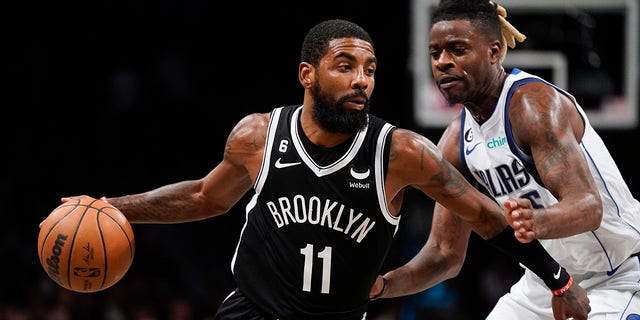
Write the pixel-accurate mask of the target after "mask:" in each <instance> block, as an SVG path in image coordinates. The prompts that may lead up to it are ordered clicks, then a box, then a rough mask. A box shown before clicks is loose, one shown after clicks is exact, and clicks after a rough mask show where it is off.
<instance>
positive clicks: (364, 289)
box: [231, 106, 399, 320]
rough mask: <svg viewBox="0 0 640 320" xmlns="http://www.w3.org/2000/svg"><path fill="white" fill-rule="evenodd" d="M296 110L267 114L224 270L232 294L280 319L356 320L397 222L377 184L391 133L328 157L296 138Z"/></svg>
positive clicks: (378, 124) (375, 125) (381, 131)
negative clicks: (231, 280)
mask: <svg viewBox="0 0 640 320" xmlns="http://www.w3.org/2000/svg"><path fill="white" fill-rule="evenodd" d="M301 112H302V107H299V106H289V107H283V108H276V109H274V110H273V111H272V113H271V120H270V123H269V129H268V134H267V141H266V145H265V153H264V158H263V160H262V166H261V169H260V173H259V174H258V177H257V179H256V183H255V185H254V189H255V191H256V194H255V195H254V197H253V198H252V199H251V201H250V203H249V204H248V205H247V209H246V211H247V217H246V223H245V225H244V227H243V228H242V232H241V235H240V242H239V243H238V247H237V249H236V253H235V255H234V257H233V261H232V266H231V268H232V271H233V273H234V276H235V279H236V283H237V286H238V288H239V289H240V291H242V292H243V293H244V294H245V295H246V296H247V298H248V299H249V300H250V301H251V302H252V303H254V304H255V306H256V307H258V308H259V309H261V310H262V311H263V312H265V313H268V314H269V315H271V316H273V317H276V318H279V319H287V320H289V319H296V320H297V319H332V320H340V319H362V317H363V314H364V313H365V311H366V308H367V304H368V297H369V291H370V289H371V286H372V285H373V283H374V281H375V279H376V277H377V275H378V274H379V272H380V268H381V266H382V263H383V262H384V259H385V257H386V255H387V252H388V250H389V247H390V246H391V242H392V239H393V236H394V235H395V232H396V231H397V226H398V222H399V217H397V218H396V217H393V216H392V215H391V214H390V213H389V210H388V208H387V204H386V200H385V196H384V177H385V173H386V170H387V164H388V156H389V145H390V141H391V132H392V131H393V130H394V128H395V127H394V126H392V125H390V124H388V123H386V122H385V121H383V120H381V119H379V118H377V117H375V116H373V115H369V121H368V126H367V128H366V129H363V130H362V131H360V132H358V133H357V134H356V135H355V137H354V138H353V139H352V140H348V141H346V142H344V143H343V144H341V145H339V146H336V147H334V148H319V147H317V146H314V145H313V144H312V143H311V142H310V141H309V140H308V138H307V137H306V136H305V135H304V132H302V129H301V125H300V113H301Z"/></svg>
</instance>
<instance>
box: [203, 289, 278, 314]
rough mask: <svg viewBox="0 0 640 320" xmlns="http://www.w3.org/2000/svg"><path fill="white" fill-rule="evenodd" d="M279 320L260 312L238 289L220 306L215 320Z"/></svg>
mask: <svg viewBox="0 0 640 320" xmlns="http://www.w3.org/2000/svg"><path fill="white" fill-rule="evenodd" d="M238 319H242V320H277V319H276V318H274V317H269V316H266V315H264V314H263V313H262V312H260V311H259V310H258V309H256V307H255V306H254V305H253V304H252V303H251V302H249V300H247V298H246V297H245V296H244V295H243V294H242V292H240V291H239V290H238V289H236V290H235V291H233V292H232V293H231V294H230V295H229V296H228V297H227V298H226V299H224V301H223V302H222V304H221V305H220V308H218V311H217V312H216V315H215V316H214V317H213V320H238Z"/></svg>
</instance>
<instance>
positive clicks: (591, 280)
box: [486, 256, 640, 320]
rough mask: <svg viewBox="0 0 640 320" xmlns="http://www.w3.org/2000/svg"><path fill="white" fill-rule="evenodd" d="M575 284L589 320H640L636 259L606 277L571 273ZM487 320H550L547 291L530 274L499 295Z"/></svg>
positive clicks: (639, 269)
mask: <svg viewBox="0 0 640 320" xmlns="http://www.w3.org/2000/svg"><path fill="white" fill-rule="evenodd" d="M572 276H573V278H574V281H575V283H579V284H580V286H581V287H583V288H584V289H585V290H587V296H588V297H589V301H590V305H591V312H590V313H589V319H590V320H613V319H615V320H640V257H637V256H636V257H631V258H629V259H627V260H626V261H625V262H623V263H622V265H620V267H619V268H618V270H616V272H615V273H614V274H613V275H612V276H608V275H607V273H606V272H598V273H588V274H582V275H576V274H572ZM486 319H487V320H507V319H509V320H510V319H536V320H537V319H540V320H547V319H548V320H553V310H552V309H551V291H549V289H548V288H547V287H546V286H545V285H544V282H542V280H540V278H538V276H536V275H535V274H533V272H531V271H529V270H526V271H525V273H524V275H523V276H522V278H521V279H520V280H519V281H518V282H517V283H516V284H514V285H513V286H512V287H511V290H510V292H509V293H507V294H505V295H504V296H502V297H501V298H500V299H499V300H498V303H496V305H495V307H494V308H493V310H492V311H491V313H489V316H487V318H486Z"/></svg>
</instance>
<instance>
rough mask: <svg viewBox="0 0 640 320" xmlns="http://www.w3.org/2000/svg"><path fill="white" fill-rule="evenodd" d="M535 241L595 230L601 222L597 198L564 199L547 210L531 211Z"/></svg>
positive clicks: (600, 210)
mask: <svg viewBox="0 0 640 320" xmlns="http://www.w3.org/2000/svg"><path fill="white" fill-rule="evenodd" d="M533 216H534V221H535V222H534V230H533V231H534V232H535V234H536V238H537V239H557V238H565V237H570V236H573V235H576V234H579V233H584V232H589V231H592V230H595V229H597V228H598V227H599V226H600V222H601V221H602V203H601V202H600V198H599V197H595V196H591V195H587V196H585V197H582V198H580V199H565V200H563V201H561V202H559V203H557V204H555V205H553V206H550V207H548V208H542V209H536V210H534V211H533Z"/></svg>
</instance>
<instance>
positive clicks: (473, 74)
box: [378, 0, 640, 320]
mask: <svg viewBox="0 0 640 320" xmlns="http://www.w3.org/2000/svg"><path fill="white" fill-rule="evenodd" d="M505 17H506V10H505V9H504V8H503V7H501V6H498V5H496V4H494V3H492V2H490V1H489V0H443V1H441V3H440V4H439V6H438V8H437V9H436V11H435V12H434V17H433V20H432V23H433V24H432V26H431V31H430V39H429V48H430V55H431V68H432V71H433V75H434V79H435V83H436V84H437V86H438V88H439V90H440V91H441V92H442V94H443V95H444V97H445V98H446V99H447V101H448V102H449V103H450V104H451V105H453V104H462V105H463V106H464V108H463V109H462V110H461V112H460V113H459V114H458V115H457V117H455V119H454V120H453V121H452V122H451V124H450V125H449V126H448V128H447V129H446V131H445V132H444V134H443V136H442V137H441V140H440V142H439V144H438V147H439V148H440V149H441V150H442V152H443V154H444V156H445V158H446V159H447V160H448V161H449V162H451V163H453V164H454V166H455V167H456V168H458V169H459V170H460V171H461V172H463V173H465V174H466V176H467V178H468V179H469V180H470V181H473V182H474V183H475V184H476V185H477V187H478V188H479V189H481V190H482V191H483V192H485V193H488V194H489V195H491V196H493V198H494V199H495V200H496V201H497V202H499V203H500V204H502V205H503V206H504V210H505V214H506V216H507V220H508V221H509V222H510V224H511V226H512V227H513V229H514V230H515V231H516V237H518V239H519V240H520V241H522V242H525V243H526V242H528V241H532V240H533V239H540V240H541V242H542V243H543V245H544V246H545V248H546V249H547V250H548V251H549V253H550V254H551V255H552V256H553V257H554V258H555V259H557V260H558V261H559V262H560V264H562V265H564V266H565V267H567V270H568V271H569V273H571V274H572V275H573V281H574V282H576V283H579V284H580V285H581V286H582V287H584V288H585V289H586V290H587V292H588V296H589V300H590V302H591V312H590V313H589V319H602V320H604V319H607V320H610V319H626V320H632V319H633V320H638V319H640V315H639V314H640V292H639V291H638V290H640V261H639V260H638V252H640V203H639V202H638V201H637V200H636V199H634V197H633V196H632V194H631V192H630V190H629V188H628V187H627V185H626V184H625V181H624V179H623V177H622V175H621V174H620V172H619V170H618V168H617V166H616V163H615V162H614V160H613V159H612V158H611V155H610V154H609V152H608V150H607V148H606V146H605V144H604V142H603V141H602V140H601V139H600V137H599V136H598V134H597V133H596V132H595V131H594V129H593V128H592V126H591V125H590V124H589V120H588V119H587V117H586V116H585V113H584V111H583V109H582V108H581V107H580V105H579V104H578V102H577V101H576V100H575V99H574V97H573V96H572V95H571V94H569V93H567V92H566V91H564V90H562V89H561V88H558V87H556V86H554V85H552V84H550V83H548V82H546V81H544V80H542V79H540V78H539V77H536V76H533V75H530V74H528V73H526V72H523V71H521V70H518V69H513V70H512V71H510V72H507V71H505V69H503V67H502V61H503V59H504V56H505V54H506V51H507V45H509V46H510V47H512V48H513V47H514V45H515V41H516V40H518V41H523V40H524V39H525V37H524V35H522V34H521V33H519V32H518V31H517V30H516V29H515V28H514V27H513V26H512V25H511V24H510V23H509V22H507V20H506V19H505ZM594 85H597V84H594ZM434 214H435V216H434V218H433V219H434V223H433V226H434V228H433V229H432V230H431V233H430V236H429V239H428V241H427V244H426V245H425V246H424V248H423V249H422V251H421V252H420V253H419V254H418V256H417V257H415V259H414V260H413V261H411V262H409V263H408V264H407V265H405V266H403V267H401V268H399V269H396V270H394V271H391V272H389V273H388V274H386V275H385V278H387V282H388V289H387V291H386V294H385V296H386V297H393V296H398V295H403V294H407V293H413V292H418V291H421V290H424V289H426V288H428V287H431V286H433V285H434V284H436V283H438V282H440V281H443V280H446V279H447V278H450V277H453V276H455V275H456V274H457V272H458V271H459V270H460V267H461V264H462V263H463V260H464V254H463V252H465V251H466V250H467V240H468V238H469V232H470V226H468V225H467V224H466V223H464V222H463V221H461V220H460V219H458V218H456V216H455V214H454V213H453V212H451V210H449V209H447V208H445V207H443V206H441V205H439V204H437V205H436V208H435V213H434ZM444 226H446V228H445V227H444ZM443 230H449V233H445V232H443ZM451 230H457V231H455V232H452V231H451ZM454 270H455V271H454ZM417 280H418V281H417ZM378 282H381V281H380V280H378ZM378 285H379V284H378ZM554 294H561V292H554ZM549 295H550V293H549V290H548V289H547V288H546V287H545V286H544V283H543V282H542V281H541V280H540V278H538V277H537V276H536V275H534V274H532V273H531V271H530V270H529V269H525V271H524V275H523V276H522V278H521V279H520V281H519V282H517V283H516V284H515V285H513V287H512V288H511V290H510V292H509V293H507V294H506V295H504V296H503V297H502V298H501V299H499V301H498V302H497V304H496V305H495V307H494V309H493V311H491V312H490V314H489V315H488V317H487V319H491V320H504V319H554V316H553V313H552V304H551V303H550V300H549V298H548V297H549ZM556 319H558V318H557V317H556Z"/></svg>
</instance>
